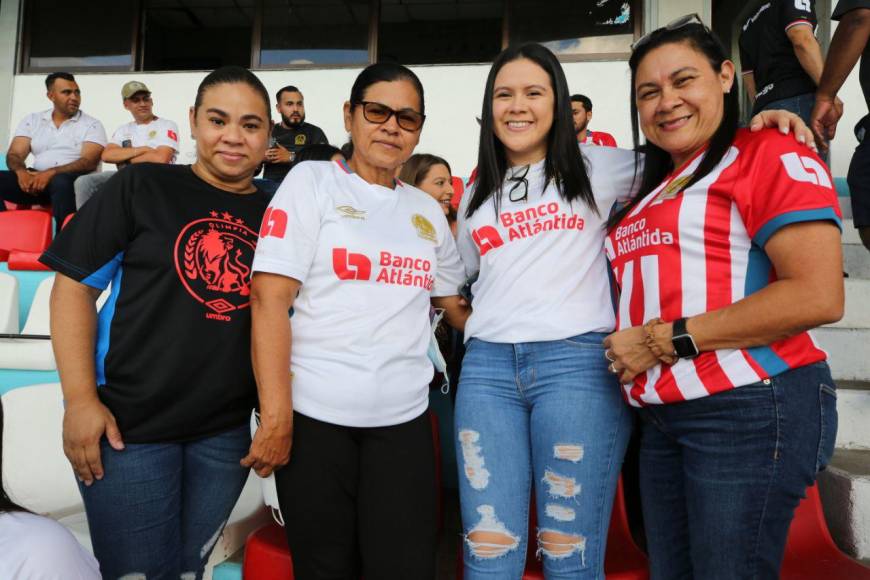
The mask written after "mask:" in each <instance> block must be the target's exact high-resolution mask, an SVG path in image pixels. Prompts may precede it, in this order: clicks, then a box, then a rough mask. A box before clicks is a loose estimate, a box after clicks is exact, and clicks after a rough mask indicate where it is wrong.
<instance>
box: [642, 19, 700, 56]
mask: <svg viewBox="0 0 870 580" xmlns="http://www.w3.org/2000/svg"><path fill="white" fill-rule="evenodd" d="M691 24H699V25H701V26H703V27H704V30H706V31H707V32H710V29H709V28H708V27H707V25H706V24H704V21H703V20H701V17H700V16H698V14H697V13H693V14H686V15H685V16H680V17H679V18H677V19H676V20H672V21H670V22H668V23H667V24H665V25H664V26H662V27H661V28H656V29H655V30H653V31H651V32H647V33H646V34H644V35H643V36H641V37H640V38H638V39H637V40H636V41H635V42H634V43H633V44H632V45H631V50H632V52H634V51H635V50H637V49H638V48H640V47H641V46H643V45H644V44H646V43H648V42H649V41H650V38H652V35H653V34H655V33H656V32H658V31H660V30H667V31H672V30H679V29H680V28H683V27H684V26H689V25H691Z"/></svg>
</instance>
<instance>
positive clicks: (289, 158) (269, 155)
mask: <svg viewBox="0 0 870 580" xmlns="http://www.w3.org/2000/svg"><path fill="white" fill-rule="evenodd" d="M275 98H276V99H277V103H276V104H275V108H276V109H277V110H278V114H279V115H281V122H280V123H278V124H276V125H275V126H274V127H273V128H272V146H271V147H270V148H269V149H268V150H266V158H265V159H264V163H265V165H264V169H263V181H258V182H257V185H258V186H259V187H260V188H261V189H264V190H266V191H268V193H274V192H275V190H277V189H278V186H279V185H280V184H281V181H283V180H284V177H285V176H286V175H287V172H288V171H290V168H292V167H293V164H294V163H295V162H296V155H297V154H298V153H299V152H300V151H301V150H302V149H303V148H304V147H305V146H307V145H313V144H315V143H329V141H328V140H327V139H326V135H325V134H324V133H323V131H322V130H321V129H320V127H317V126H315V125H312V124H311V123H306V122H305V99H304V97H303V96H302V92H301V91H300V90H299V89H297V88H296V87H294V86H292V85H287V86H286V87H284V88H282V89H281V90H279V91H278V93H277V94H276V95H275Z"/></svg>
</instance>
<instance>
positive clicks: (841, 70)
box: [810, 0, 870, 250]
mask: <svg viewBox="0 0 870 580" xmlns="http://www.w3.org/2000/svg"><path fill="white" fill-rule="evenodd" d="M831 18H832V19H833V20H839V21H840V25H839V26H837V31H836V32H835V33H834V38H833V39H832V40H831V48H830V50H829V51H828V60H827V61H826V62H825V70H824V72H823V73H822V80H821V81H819V89H818V91H817V92H816V104H815V106H814V107H813V112H812V115H811V119H810V121H811V127H812V129H813V131H815V133H816V138H817V139H818V141H819V142H820V143H822V142H824V141H825V140H826V139H833V138H834V134H835V133H836V129H837V122H838V121H839V120H840V117H841V116H842V115H843V103H841V102H840V100H839V99H838V98H837V92H838V91H839V90H840V87H842V86H843V83H844V82H846V77H847V76H849V72H851V70H852V69H853V68H854V67H855V63H857V62H858V59H859V58H860V59H861V69H860V70H859V72H858V79H859V80H860V82H861V92H862V93H864V104H865V106H866V107H867V109H865V110H868V111H870V43H868V42H867V41H868V39H870V0H840V2H839V3H838V4H837V7H836V8H834V12H833V14H831ZM862 55H863V56H862ZM868 130H870V115H865V116H864V117H863V118H862V119H861V120H860V121H858V124H857V125H856V126H855V137H857V138H858V147H857V148H856V149H855V153H854V155H852V162H851V163H850V164H849V174H848V178H847V179H848V181H849V192H850V194H851V198H852V218H853V219H854V223H855V227H856V228H857V229H858V233H859V234H860V236H861V241H862V242H863V243H864V247H865V248H867V249H868V250H870V136H868V135H867V131H868Z"/></svg>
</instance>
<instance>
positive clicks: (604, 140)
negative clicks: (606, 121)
mask: <svg viewBox="0 0 870 580" xmlns="http://www.w3.org/2000/svg"><path fill="white" fill-rule="evenodd" d="M598 134H599V135H600V137H599V141H600V142H601V145H603V146H604V147H616V139H614V138H613V135H611V134H610V133H605V132H603V131H602V132H600V133H598Z"/></svg>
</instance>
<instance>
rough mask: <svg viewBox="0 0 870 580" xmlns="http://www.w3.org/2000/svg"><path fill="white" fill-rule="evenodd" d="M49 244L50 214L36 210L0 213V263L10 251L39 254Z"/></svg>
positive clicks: (6, 257) (7, 256)
mask: <svg viewBox="0 0 870 580" xmlns="http://www.w3.org/2000/svg"><path fill="white" fill-rule="evenodd" d="M50 243H51V214H50V213H46V212H44V211H38V210H16V211H4V212H0V261H2V262H5V261H6V260H7V259H8V258H9V252H10V251H12V250H23V251H27V252H41V251H43V250H45V249H46V248H47V247H48V245H49V244H50Z"/></svg>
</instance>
